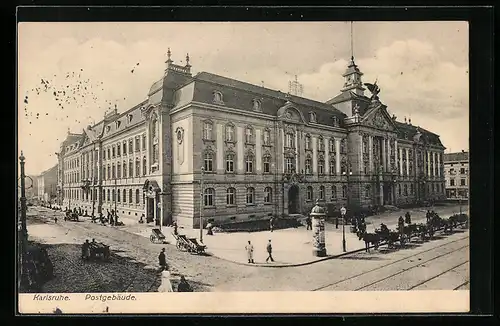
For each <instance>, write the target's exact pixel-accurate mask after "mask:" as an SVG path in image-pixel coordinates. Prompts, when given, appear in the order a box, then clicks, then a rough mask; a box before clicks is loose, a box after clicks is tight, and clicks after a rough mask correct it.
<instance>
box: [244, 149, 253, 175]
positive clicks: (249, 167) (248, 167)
mask: <svg viewBox="0 0 500 326" xmlns="http://www.w3.org/2000/svg"><path fill="white" fill-rule="evenodd" d="M253 160H254V156H253V154H251V153H248V154H247V155H246V156H245V172H246V173H253Z"/></svg>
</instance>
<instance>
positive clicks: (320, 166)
mask: <svg viewBox="0 0 500 326" xmlns="http://www.w3.org/2000/svg"><path fill="white" fill-rule="evenodd" d="M318 174H325V159H324V158H323V157H322V156H321V157H320V158H319V160H318Z"/></svg>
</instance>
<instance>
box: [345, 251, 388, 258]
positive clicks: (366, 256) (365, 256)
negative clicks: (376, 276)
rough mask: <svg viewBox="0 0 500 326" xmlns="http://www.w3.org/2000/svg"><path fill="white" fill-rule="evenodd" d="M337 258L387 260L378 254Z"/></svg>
mask: <svg viewBox="0 0 500 326" xmlns="http://www.w3.org/2000/svg"><path fill="white" fill-rule="evenodd" d="M372 253H375V254H376V252H372ZM339 259H347V260H387V259H385V258H382V257H378V256H369V254H367V255H364V256H344V257H340V258H339Z"/></svg>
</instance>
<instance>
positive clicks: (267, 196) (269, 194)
mask: <svg viewBox="0 0 500 326" xmlns="http://www.w3.org/2000/svg"><path fill="white" fill-rule="evenodd" d="M272 201H273V189H271V187H266V188H264V203H267V204H270V203H271V202H272Z"/></svg>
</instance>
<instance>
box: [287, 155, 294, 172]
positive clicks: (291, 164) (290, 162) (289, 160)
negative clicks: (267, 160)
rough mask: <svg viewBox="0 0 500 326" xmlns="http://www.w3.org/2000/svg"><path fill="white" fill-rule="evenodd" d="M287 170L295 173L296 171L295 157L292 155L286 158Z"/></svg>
mask: <svg viewBox="0 0 500 326" xmlns="http://www.w3.org/2000/svg"><path fill="white" fill-rule="evenodd" d="M285 163H286V172H288V173H293V172H294V171H295V159H293V158H292V157H287V158H286V160H285Z"/></svg>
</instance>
